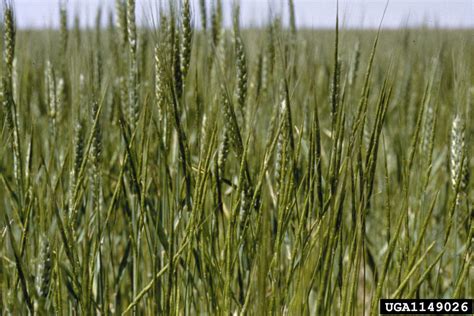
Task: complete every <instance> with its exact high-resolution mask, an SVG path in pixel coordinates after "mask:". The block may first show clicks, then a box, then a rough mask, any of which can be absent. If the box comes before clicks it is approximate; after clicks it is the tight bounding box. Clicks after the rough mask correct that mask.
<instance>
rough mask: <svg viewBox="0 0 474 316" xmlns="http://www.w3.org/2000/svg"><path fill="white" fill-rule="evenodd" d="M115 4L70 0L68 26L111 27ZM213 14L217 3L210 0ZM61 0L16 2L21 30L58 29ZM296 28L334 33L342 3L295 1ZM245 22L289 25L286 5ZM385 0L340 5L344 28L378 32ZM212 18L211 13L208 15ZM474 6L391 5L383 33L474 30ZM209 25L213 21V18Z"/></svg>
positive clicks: (438, 2) (270, 2)
mask: <svg viewBox="0 0 474 316" xmlns="http://www.w3.org/2000/svg"><path fill="white" fill-rule="evenodd" d="M114 2H115V1H114V0H102V1H99V0H80V1H79V0H69V1H66V6H67V9H68V24H69V26H72V23H73V18H74V16H75V15H76V14H77V15H78V16H79V19H80V22H81V26H82V27H85V26H91V25H93V23H94V21H95V16H96V12H97V9H98V8H99V6H100V7H101V8H102V23H103V24H104V25H105V24H107V21H108V19H109V17H108V16H109V14H110V12H112V10H113V9H114ZM191 2H192V7H193V11H194V25H195V27H200V25H201V22H200V20H201V17H200V14H199V7H198V0H191ZM206 2H207V9H208V11H210V6H211V1H210V0H207V1H206ZM222 2H223V7H224V23H225V25H226V26H228V25H229V24H230V22H231V21H230V20H231V18H230V10H231V6H232V2H233V0H223V1H222ZM59 3H60V1H59V0H39V1H27V0H17V1H14V8H15V14H16V19H17V26H18V28H20V29H25V28H57V27H58V24H59V13H58V12H59ZM294 3H295V15H296V23H297V26H298V27H300V28H333V27H334V21H335V16H336V1H332V0H316V1H311V0H294ZM240 4H241V23H242V26H243V27H258V26H261V25H265V24H266V23H267V21H268V20H269V17H270V16H271V15H272V14H273V15H276V14H282V17H283V20H284V23H285V24H287V20H288V10H287V1H286V0H262V1H260V0H256V1H251V0H241V1H240ZM385 6H386V1H385V0H340V1H339V15H340V18H341V23H342V27H347V28H369V29H370V28H376V27H378V25H379V23H380V20H381V17H382V14H383V11H384V8H385ZM158 7H159V1H153V0H137V5H136V8H137V21H138V22H139V23H140V24H141V25H147V24H148V25H150V24H153V22H152V21H156V16H157V13H158V12H159V9H158ZM208 15H209V13H208ZM473 16H474V9H473V2H472V1H469V0H457V1H449V0H418V1H407V0H391V1H390V2H389V5H388V8H387V12H386V15H385V18H384V21H383V24H382V27H383V28H400V27H419V26H424V27H430V28H468V29H469V28H474V19H473V18H472V17H473ZM208 20H209V18H208Z"/></svg>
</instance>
